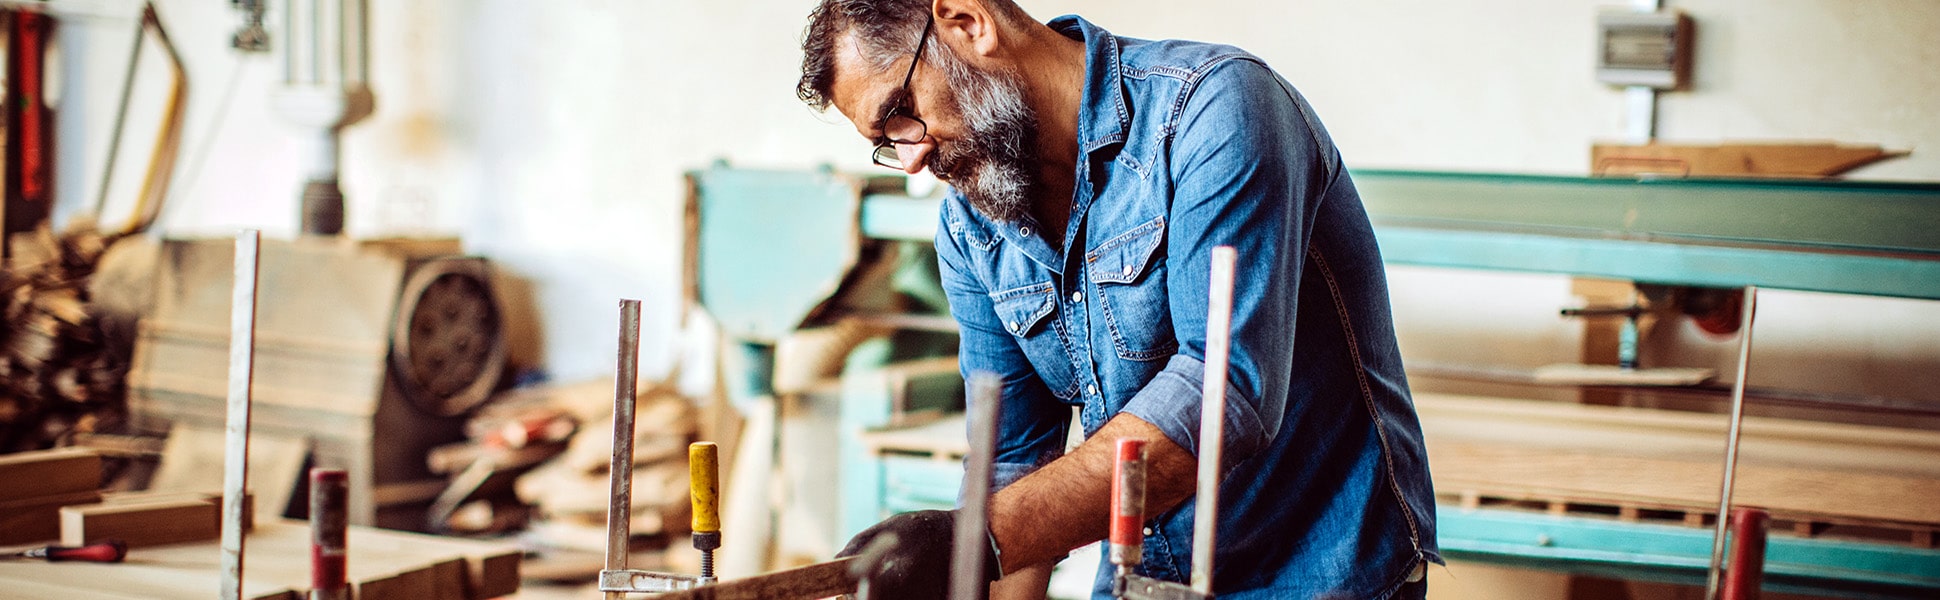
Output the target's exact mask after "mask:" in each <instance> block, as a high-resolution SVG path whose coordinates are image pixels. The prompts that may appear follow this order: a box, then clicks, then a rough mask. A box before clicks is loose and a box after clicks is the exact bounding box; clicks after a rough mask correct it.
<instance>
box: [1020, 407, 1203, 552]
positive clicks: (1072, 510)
mask: <svg viewBox="0 0 1940 600" xmlns="http://www.w3.org/2000/svg"><path fill="white" fill-rule="evenodd" d="M1120 438H1134V439H1143V440H1147V441H1148V443H1147V444H1146V467H1145V468H1146V479H1145V481H1146V489H1145V506H1146V511H1147V514H1148V515H1152V514H1158V513H1161V512H1164V511H1166V510H1169V509H1171V508H1172V507H1173V506H1177V505H1178V504H1179V503H1180V502H1183V501H1185V499H1186V498H1189V497H1191V496H1192V493H1193V491H1194V490H1195V489H1196V484H1195V483H1194V477H1195V476H1196V475H1197V474H1198V468H1199V467H1198V465H1199V462H1198V460H1196V459H1194V458H1193V455H1192V453H1191V452H1187V451H1186V449H1184V448H1181V447H1179V445H1178V444H1175V443H1173V442H1172V440H1171V439H1170V438H1167V437H1165V434H1164V433H1162V432H1160V431H1159V429H1158V427H1155V426H1153V425H1152V424H1150V423H1146V422H1145V421H1142V420H1139V419H1138V417H1134V416H1131V415H1128V414H1120V415H1118V416H1116V417H1113V418H1112V420H1111V421H1109V422H1107V423H1105V426H1104V427H1103V428H1100V429H1099V430H1098V432H1097V433H1096V434H1093V435H1092V436H1091V438H1090V439H1087V440H1085V442H1084V443H1083V444H1080V445H1079V446H1078V448H1077V449H1076V450H1073V451H1072V452H1071V453H1069V454H1066V455H1064V456H1063V457H1062V458H1059V459H1057V460H1055V461H1052V462H1051V464H1048V465H1045V466H1044V468H1041V469H1038V470H1037V472H1035V473H1032V474H1030V475H1028V476H1026V477H1024V478H1023V479H1020V480H1018V481H1017V482H1016V483H1013V484H1011V485H1010V486H1009V487H1006V488H1004V489H1003V490H1001V491H999V492H997V495H996V496H995V497H994V498H992V500H991V506H990V513H991V516H990V531H991V534H992V535H994V536H996V538H997V547H998V549H999V550H1000V551H1001V553H1002V560H1003V563H1004V568H1005V569H1007V570H1012V571H1014V570H1017V569H1021V568H1024V567H1027V566H1031V565H1036V564H1039V563H1048V562H1052V561H1055V560H1057V559H1059V558H1063V557H1064V555H1065V554H1066V553H1068V552H1070V551H1071V549H1073V548H1077V547H1079V546H1083V545H1085V544H1088V543H1091V542H1095V541H1098V540H1101V539H1104V537H1105V534H1106V527H1107V525H1108V523H1109V517H1110V515H1108V514H1106V513H1107V512H1108V511H1109V510H1110V507H1111V477H1112V460H1113V446H1114V444H1116V443H1117V440H1118V439H1120Z"/></svg>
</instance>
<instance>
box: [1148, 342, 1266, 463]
mask: <svg viewBox="0 0 1940 600" xmlns="http://www.w3.org/2000/svg"><path fill="white" fill-rule="evenodd" d="M1205 376H1206V364H1205V363H1203V362H1200V361H1199V360H1198V359H1195V358H1192V357H1190V356H1185V355H1183V354H1175V355H1173V356H1172V359H1171V360H1170V361H1168V362H1166V364H1165V369H1163V370H1161V371H1159V373H1158V375H1155V376H1153V377H1152V381H1151V382H1149V383H1146V384H1145V388H1144V389H1141V390H1139V391H1138V393H1137V394H1135V395H1133V396H1132V399H1131V400H1130V401H1128V402H1126V403H1125V408H1124V409H1123V410H1121V411H1119V412H1121V413H1126V414H1130V415H1132V416H1134V417H1138V418H1139V419H1140V420H1142V421H1145V422H1147V423H1151V424H1152V425H1153V426H1154V427H1158V428H1159V431H1160V432H1162V433H1164V434H1165V437H1167V438H1169V439H1171V440H1172V442H1173V443H1175V444H1178V445H1179V447H1181V448H1185V449H1186V451H1187V452H1191V453H1192V455H1193V457H1195V458H1196V457H1198V456H1199V417H1200V414H1201V413H1202V412H1203V411H1204V409H1203V408H1202V407H1201V404H1203V403H1204V402H1203V400H1202V399H1201V398H1202V396H1201V393H1202V392H1203V390H1202V386H1203V383H1202V382H1203V381H1205ZM1222 435H1223V437H1224V440H1223V441H1224V444H1223V445H1224V446H1225V447H1224V449H1223V451H1222V452H1220V462H1221V463H1224V464H1222V465H1221V467H1222V470H1224V469H1225V468H1230V467H1231V465H1233V464H1234V463H1237V462H1239V461H1242V460H1246V459H1247V458H1249V457H1251V456H1253V455H1254V454H1255V453H1257V452H1259V451H1260V449H1262V448H1265V447H1266V443H1267V440H1266V429H1265V428H1264V427H1262V426H1261V425H1260V414H1259V410H1258V409H1257V408H1256V407H1255V405H1254V403H1253V401H1252V399H1250V398H1245V397H1243V396H1241V395H1240V393H1239V389H1238V386H1235V385H1232V383H1231V382H1228V383H1227V384H1226V423H1225V427H1224V433H1223V434H1222Z"/></svg>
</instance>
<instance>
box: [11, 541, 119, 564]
mask: <svg viewBox="0 0 1940 600" xmlns="http://www.w3.org/2000/svg"><path fill="white" fill-rule="evenodd" d="M22 556H25V557H27V558H44V559H47V562H64V561H73V562H98V563H118V562H121V559H124V558H127V557H128V544H125V543H122V541H121V540H107V541H103V542H95V543H92V544H88V545H86V546H73V547H70V546H48V547H46V548H35V549H33V550H28V551H27V552H26V553H24V554H22Z"/></svg>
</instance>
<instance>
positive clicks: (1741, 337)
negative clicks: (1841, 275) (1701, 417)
mask: <svg viewBox="0 0 1940 600" xmlns="http://www.w3.org/2000/svg"><path fill="white" fill-rule="evenodd" d="M1757 312H1758V286H1755V285H1754V286H1746V287H1745V302H1744V314H1743V315H1741V316H1740V317H1739V318H1740V319H1741V320H1740V321H1739V324H1738V378H1737V380H1736V381H1734V382H1732V384H1731V429H1730V431H1729V432H1727V433H1726V434H1725V444H1724V482H1723V483H1722V484H1721V485H1720V486H1719V487H1720V489H1719V490H1718V527H1717V530H1716V531H1715V532H1713V533H1712V539H1711V568H1710V571H1709V573H1708V575H1707V576H1706V577H1705V582H1704V597H1705V598H1706V599H1707V600H1715V599H1716V598H1717V597H1718V581H1719V577H1720V575H1722V573H1723V569H1724V541H1725V527H1726V526H1727V525H1728V522H1729V521H1730V520H1731V519H1730V516H1731V485H1732V477H1733V476H1734V475H1736V471H1737V468H1738V436H1739V430H1740V428H1741V427H1742V426H1743V425H1744V421H1745V382H1746V380H1747V379H1748V377H1749V374H1750V372H1751V325H1752V318H1753V316H1754V315H1756V313H1757Z"/></svg>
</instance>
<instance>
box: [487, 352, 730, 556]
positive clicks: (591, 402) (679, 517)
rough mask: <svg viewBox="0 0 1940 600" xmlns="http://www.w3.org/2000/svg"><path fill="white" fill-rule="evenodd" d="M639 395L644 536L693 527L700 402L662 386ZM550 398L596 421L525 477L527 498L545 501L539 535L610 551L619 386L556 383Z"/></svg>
mask: <svg viewBox="0 0 1940 600" xmlns="http://www.w3.org/2000/svg"><path fill="white" fill-rule="evenodd" d="M644 387H645V388H646V389H643V390H641V392H640V393H639V395H638V397H637V402H638V404H637V405H636V408H635V413H634V415H635V427H634V436H633V503H632V507H633V512H632V518H631V519H630V521H629V522H630V524H631V527H632V533H633V534H634V535H635V536H637V537H652V536H661V535H678V534H681V533H685V532H686V531H687V518H688V514H689V513H690V511H691V509H692V507H691V506H690V504H689V500H688V490H687V445H688V444H689V443H691V442H693V441H694V437H695V433H696V431H697V427H698V419H697V417H696V411H695V409H694V406H693V404H692V403H691V402H690V401H688V399H686V398H684V397H682V396H680V395H679V394H678V393H676V392H674V391H672V390H671V389H668V388H666V387H662V386H644ZM550 393H551V398H550V400H549V401H550V403H551V404H552V405H553V406H556V407H559V408H560V409H562V410H564V411H566V412H567V413H568V414H570V415H572V416H573V417H574V418H576V419H579V420H580V422H582V423H588V425H586V426H584V427H580V428H579V431H578V433H575V434H574V435H573V436H572V439H571V440H570V441H569V442H568V443H567V445H566V450H565V451H564V452H563V453H561V454H560V455H559V456H558V457H556V458H554V459H553V460H552V461H551V462H548V463H546V464H545V465H544V466H542V467H539V468H537V469H534V470H533V471H531V472H529V473H526V474H525V475H524V476H522V477H520V478H519V480H518V483H517V484H516V488H517V492H518V496H519V498H520V499H521V500H523V501H525V502H528V503H530V504H532V505H534V506H536V507H537V512H538V517H537V519H536V520H535V521H534V523H533V524H532V527H531V535H532V537H533V538H534V539H535V540H536V541H537V542H539V543H540V544H542V545H545V546H548V547H553V548H560V549H571V550H585V551H590V552H604V551H605V550H606V512H607V508H608V505H609V504H610V503H611V501H610V499H611V497H612V496H611V494H610V493H609V491H610V490H609V486H610V484H611V481H610V477H609V475H608V465H610V464H611V462H612V459H613V385H612V383H611V382H610V381H596V382H588V383H585V384H581V385H574V386H570V387H561V388H555V389H554V390H552V391H551V392H550Z"/></svg>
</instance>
